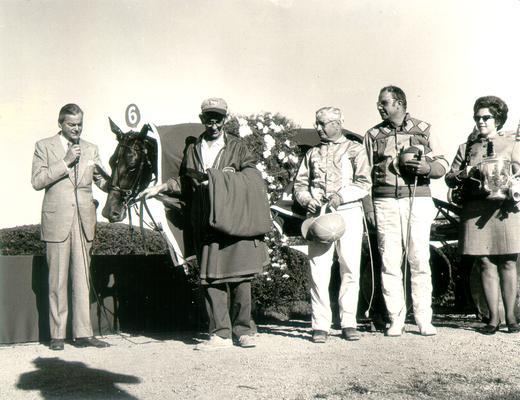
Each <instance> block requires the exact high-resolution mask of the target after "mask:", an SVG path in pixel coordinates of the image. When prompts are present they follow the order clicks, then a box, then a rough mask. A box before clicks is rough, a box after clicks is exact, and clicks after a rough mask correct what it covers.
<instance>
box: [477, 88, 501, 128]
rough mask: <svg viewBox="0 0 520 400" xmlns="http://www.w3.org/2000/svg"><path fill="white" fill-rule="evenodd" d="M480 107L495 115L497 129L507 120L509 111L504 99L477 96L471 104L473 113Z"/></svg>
mask: <svg viewBox="0 0 520 400" xmlns="http://www.w3.org/2000/svg"><path fill="white" fill-rule="evenodd" d="M481 108H488V109H489V112H490V113H491V114H492V115H493V117H495V122H496V124H497V129H500V128H502V127H503V126H504V124H505V123H506V121H507V112H508V111H509V109H508V108H507V104H506V103H505V101H504V100H502V99H501V98H499V97H496V96H483V97H479V98H478V99H477V101H475V105H474V106H473V115H475V114H476V113H477V111H478V110H480V109H481Z"/></svg>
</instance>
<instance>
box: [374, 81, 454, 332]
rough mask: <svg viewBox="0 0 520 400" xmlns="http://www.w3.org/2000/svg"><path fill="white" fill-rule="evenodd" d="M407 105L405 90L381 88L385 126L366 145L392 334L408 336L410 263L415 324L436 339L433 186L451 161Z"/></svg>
mask: <svg viewBox="0 0 520 400" xmlns="http://www.w3.org/2000/svg"><path fill="white" fill-rule="evenodd" d="M406 106H407V103H406V95H405V93H404V92H403V90H402V89H400V88H398V87H396V86H387V87H384V88H383V89H381V91H380V92H379V98H378V101H377V109H378V111H379V114H380V115H381V118H382V119H383V122H381V123H379V124H377V125H376V126H374V127H373V128H371V129H369V130H368V132H367V133H366V134H365V139H364V141H365V146H366V149H367V154H368V157H369V160H370V164H371V166H372V183H373V186H372V199H373V202H374V210H375V222H376V225H377V238H378V247H379V252H380V254H381V260H382V274H381V279H382V284H383V296H384V298H385V303H386V307H387V309H388V314H389V317H390V321H391V324H390V327H389V328H388V330H387V331H386V335H387V336H401V334H402V333H403V332H404V324H405V318H406V311H407V309H406V302H405V297H404V296H405V295H404V290H403V274H402V270H401V266H402V264H403V260H404V262H408V263H409V265H410V276H411V289H412V300H413V311H414V317H415V322H416V323H417V326H418V328H419V332H420V333H421V335H423V336H430V335H435V334H436V332H437V331H436V329H435V327H434V326H433V325H432V323H431V321H432V307H431V300H432V282H431V271H430V262H429V260H430V227H431V224H432V222H433V219H434V217H435V211H436V210H435V207H434V205H433V201H432V199H431V193H430V187H429V183H430V179H438V178H440V177H442V176H443V175H444V174H445V173H446V171H447V169H448V162H447V161H446V159H445V158H444V157H443V156H441V155H437V154H435V153H434V151H433V149H432V145H431V135H430V124H428V123H427V122H424V121H421V120H419V119H416V118H412V117H411V116H410V115H409V114H408V113H407V112H406ZM373 218H374V216H373V215H372V217H371V218H369V219H373ZM372 223H374V221H372Z"/></svg>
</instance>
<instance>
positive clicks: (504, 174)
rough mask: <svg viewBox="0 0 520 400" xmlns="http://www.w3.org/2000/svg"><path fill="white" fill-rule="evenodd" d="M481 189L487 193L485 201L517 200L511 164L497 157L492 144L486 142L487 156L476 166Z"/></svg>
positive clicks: (514, 176) (517, 195)
mask: <svg viewBox="0 0 520 400" xmlns="http://www.w3.org/2000/svg"><path fill="white" fill-rule="evenodd" d="M477 169H478V171H479V172H480V179H481V184H482V188H483V189H484V190H485V191H487V192H488V193H489V195H488V196H487V199H489V200H496V201H502V200H505V199H507V198H513V199H515V198H518V197H519V193H518V190H517V188H518V183H517V180H516V179H515V178H516V175H515V174H513V163H512V162H511V160H508V159H506V158H504V157H497V156H496V155H495V152H494V150H493V142H488V147H487V156H486V157H484V158H483V160H482V161H481V162H480V163H478V164H477Z"/></svg>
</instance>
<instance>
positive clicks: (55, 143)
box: [50, 133, 65, 160]
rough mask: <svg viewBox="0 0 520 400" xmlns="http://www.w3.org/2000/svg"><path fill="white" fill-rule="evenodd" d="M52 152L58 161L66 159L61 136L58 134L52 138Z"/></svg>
mask: <svg viewBox="0 0 520 400" xmlns="http://www.w3.org/2000/svg"><path fill="white" fill-rule="evenodd" d="M50 143H51V146H50V150H51V152H52V153H53V154H54V156H55V157H56V159H58V160H59V159H62V160H63V157H65V149H64V148H63V145H62V144H61V139H60V134H59V133H57V134H56V135H54V136H53V137H52V141H51V142H50Z"/></svg>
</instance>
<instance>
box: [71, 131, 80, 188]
mask: <svg viewBox="0 0 520 400" xmlns="http://www.w3.org/2000/svg"><path fill="white" fill-rule="evenodd" d="M71 142H72V144H78V145H79V137H78V138H73V139H72V140H71ZM79 157H80V156H77V157H76V162H75V163H74V184H75V185H76V186H77V185H78V162H79Z"/></svg>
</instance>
